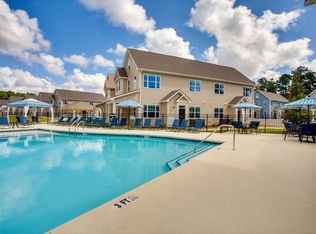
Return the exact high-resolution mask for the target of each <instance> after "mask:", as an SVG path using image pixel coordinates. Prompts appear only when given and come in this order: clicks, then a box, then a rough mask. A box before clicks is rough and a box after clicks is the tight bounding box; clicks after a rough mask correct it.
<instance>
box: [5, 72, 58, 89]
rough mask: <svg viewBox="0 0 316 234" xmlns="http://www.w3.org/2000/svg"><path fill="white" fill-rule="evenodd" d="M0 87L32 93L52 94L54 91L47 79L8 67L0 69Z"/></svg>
mask: <svg viewBox="0 0 316 234" xmlns="http://www.w3.org/2000/svg"><path fill="white" fill-rule="evenodd" d="M0 87H1V89H4V90H14V91H19V92H34V93H38V92H40V91H47V92H52V91H53V90H54V89H55V86H54V85H53V84H52V82H50V81H49V80H47V79H44V78H41V77H36V76H33V75H32V74H31V73H30V72H28V71H23V70H20V69H13V68H10V67H0Z"/></svg>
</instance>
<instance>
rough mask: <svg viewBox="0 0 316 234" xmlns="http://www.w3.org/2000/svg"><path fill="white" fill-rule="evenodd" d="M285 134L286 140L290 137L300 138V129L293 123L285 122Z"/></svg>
mask: <svg viewBox="0 0 316 234" xmlns="http://www.w3.org/2000/svg"><path fill="white" fill-rule="evenodd" d="M283 124H284V127H285V133H284V140H285V139H286V137H287V136H288V135H289V136H298V135H299V132H300V131H299V128H298V127H297V126H296V125H294V124H293V123H292V122H284V123H283Z"/></svg>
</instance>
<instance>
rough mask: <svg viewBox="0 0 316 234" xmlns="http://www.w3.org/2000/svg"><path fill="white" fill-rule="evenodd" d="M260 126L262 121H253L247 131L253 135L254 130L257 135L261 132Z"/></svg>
mask: <svg viewBox="0 0 316 234" xmlns="http://www.w3.org/2000/svg"><path fill="white" fill-rule="evenodd" d="M259 125H260V121H251V122H250V123H249V126H248V128H247V129H249V130H250V132H251V133H252V131H253V130H255V131H256V132H257V134H258V132H259V130H260V129H259Z"/></svg>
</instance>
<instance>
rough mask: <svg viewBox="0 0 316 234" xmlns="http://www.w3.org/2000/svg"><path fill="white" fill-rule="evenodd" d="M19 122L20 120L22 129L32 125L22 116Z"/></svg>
mask: <svg viewBox="0 0 316 234" xmlns="http://www.w3.org/2000/svg"><path fill="white" fill-rule="evenodd" d="M19 120H20V122H19V126H20V127H26V126H30V125H31V124H30V123H29V121H28V120H27V118H26V117H25V116H20V118H19Z"/></svg>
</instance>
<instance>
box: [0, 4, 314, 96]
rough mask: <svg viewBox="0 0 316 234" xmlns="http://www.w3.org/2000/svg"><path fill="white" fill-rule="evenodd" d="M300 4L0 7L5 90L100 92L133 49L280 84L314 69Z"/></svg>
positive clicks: (310, 18) (308, 22)
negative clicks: (301, 68) (294, 72)
mask: <svg viewBox="0 0 316 234" xmlns="http://www.w3.org/2000/svg"><path fill="white" fill-rule="evenodd" d="M303 2H304V1H303V0H280V1H272V0H269V1H254V0H242V1H238V0H237V1H234V0H196V1H194V0H172V1H170V0H169V1H167V0H160V1H154V0H136V1H135V0H67V1H65V0H54V1H51V0H28V1H20V0H7V1H3V0H0V16H2V18H1V17H0V30H1V34H0V89H4V90H16V91H32V92H39V91H52V90H53V89H54V88H55V87H59V88H68V89H80V90H87V91H97V92H101V91H102V86H103V82H104V79H105V77H106V73H107V72H111V71H113V70H114V69H115V67H116V66H120V65H121V61H122V59H123V55H124V49H125V48H126V47H134V48H140V49H145V50H150V51H154V52H159V53H166V54H171V55H176V56H181V57H186V58H190V59H198V60H203V61H208V62H212V63H218V64H222V65H228V66H233V67H236V68H237V69H238V70H240V71H241V72H242V73H244V74H246V75H247V76H248V77H249V78H251V79H253V80H255V79H257V78H259V77H262V76H267V77H268V78H269V77H271V78H275V77H277V76H278V75H279V74H280V73H283V72H288V71H290V70H291V69H294V68H295V67H297V66H298V65H306V66H309V67H310V68H311V69H314V70H316V55H315V54H314V51H316V41H315V40H314V38H315V36H316V27H314V26H313V22H316V14H315V13H316V5H312V6H309V7H305V8H304V7H303Z"/></svg>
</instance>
